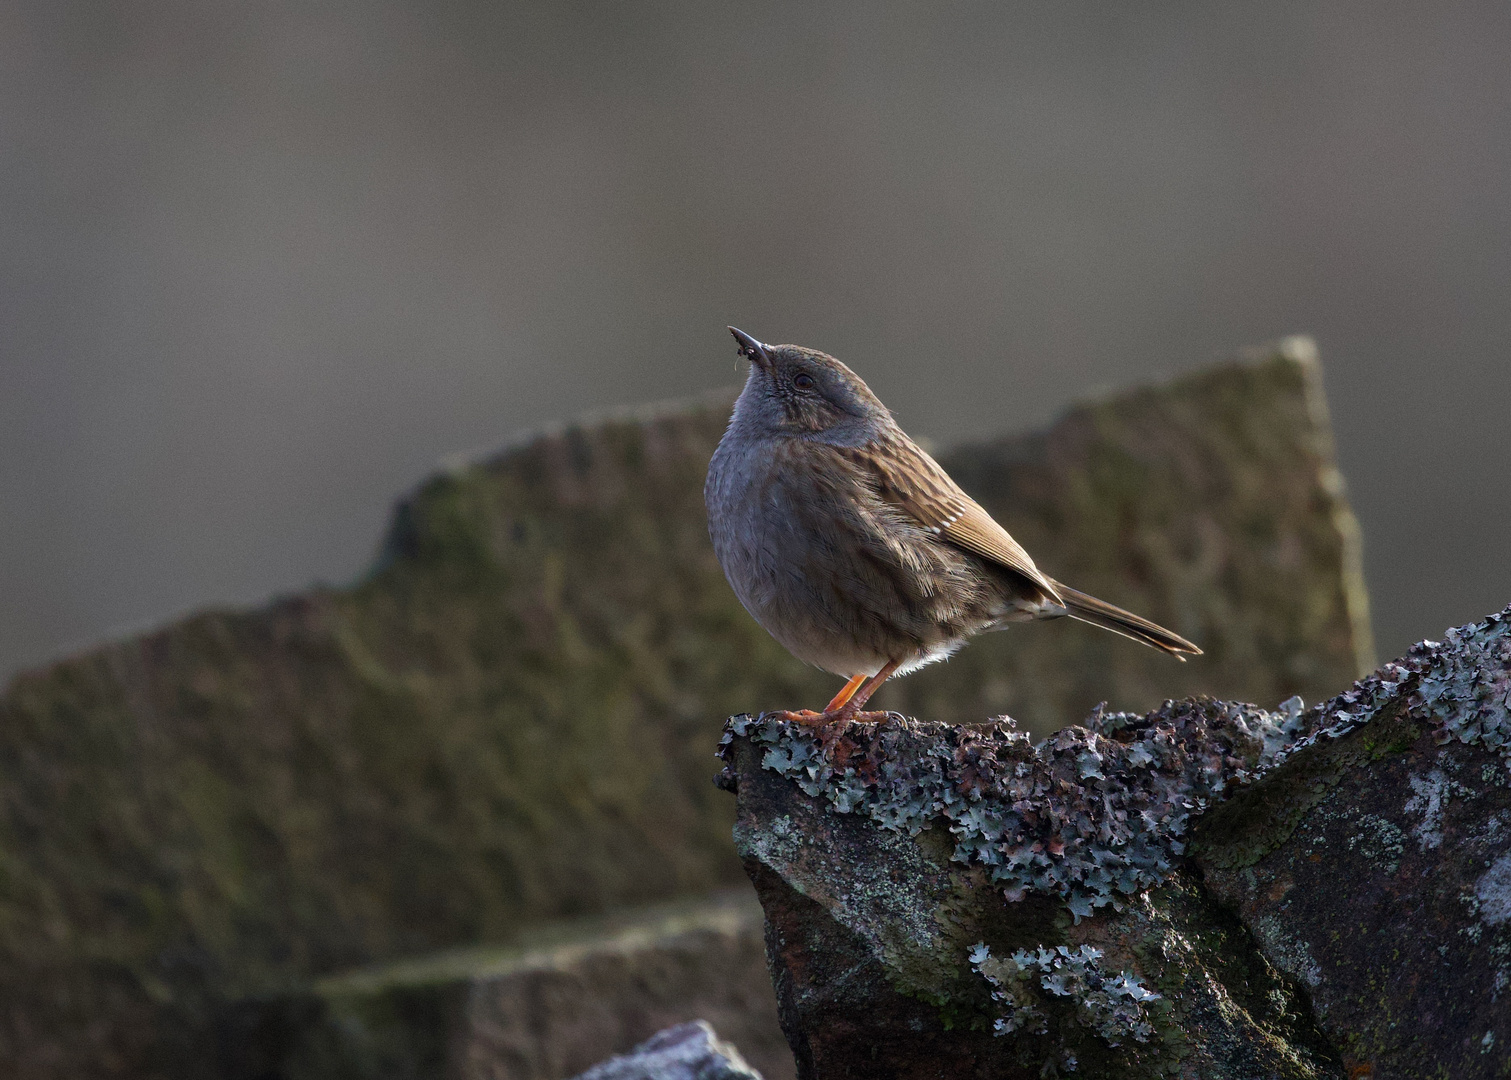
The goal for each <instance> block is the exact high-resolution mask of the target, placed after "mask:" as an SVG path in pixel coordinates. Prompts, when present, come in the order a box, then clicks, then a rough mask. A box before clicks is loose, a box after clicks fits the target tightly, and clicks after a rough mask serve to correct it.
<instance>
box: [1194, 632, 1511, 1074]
mask: <svg viewBox="0 0 1511 1080" xmlns="http://www.w3.org/2000/svg"><path fill="white" fill-rule="evenodd" d="M1508 709H1511V608H1508V609H1507V610H1506V611H1503V612H1501V613H1500V614H1499V615H1496V616H1492V617H1491V618H1490V619H1488V620H1486V621H1485V622H1481V623H1477V624H1474V625H1472V626H1466V627H1462V628H1460V629H1457V630H1450V631H1449V632H1448V634H1447V635H1446V637H1445V639H1444V640H1443V641H1442V642H1424V643H1423V644H1421V645H1419V646H1417V647H1416V648H1415V649H1413V650H1412V651H1411V653H1410V654H1408V655H1407V656H1406V657H1404V658H1402V659H1401V660H1399V661H1396V662H1395V663H1391V664H1387V665H1385V666H1384V667H1383V668H1381V669H1380V671H1379V672H1378V673H1376V674H1375V675H1374V676H1372V677H1371V678H1369V679H1367V680H1364V681H1363V682H1361V683H1359V684H1357V685H1356V686H1355V687H1354V688H1353V689H1352V690H1350V691H1349V692H1348V693H1346V694H1344V695H1342V696H1341V697H1339V698H1336V699H1334V700H1333V701H1331V702H1329V703H1328V704H1327V705H1326V706H1324V707H1323V708H1321V709H1319V710H1316V711H1314V712H1313V713H1312V714H1309V715H1308V716H1307V717H1306V718H1305V721H1304V722H1305V724H1306V730H1308V731H1310V732H1311V733H1312V734H1311V735H1310V739H1311V743H1310V745H1307V746H1305V748H1304V749H1300V750H1297V751H1296V752H1294V753H1293V754H1292V755H1291V756H1290V758H1289V759H1288V760H1286V761H1284V763H1283V764H1281V765H1280V766H1279V767H1277V768H1276V769H1274V770H1273V771H1272V772H1270V773H1269V774H1268V775H1267V776H1266V777H1265V779H1264V780H1263V781H1262V782H1261V783H1259V784H1257V785H1255V786H1254V787H1253V788H1252V789H1250V790H1248V791H1245V792H1243V793H1241V794H1240V795H1238V796H1237V797H1236V798H1234V799H1233V800H1232V801H1230V802H1228V803H1227V804H1225V805H1224V806H1222V807H1220V808H1218V809H1217V810H1216V811H1214V812H1213V813H1211V814H1209V815H1207V817H1206V818H1204V819H1203V820H1202V821H1201V822H1200V823H1199V825H1198V827H1197V830H1196V841H1195V851H1196V860H1197V863H1198V865H1200V866H1201V868H1202V870H1203V871H1204V873H1205V880H1206V882H1207V885H1208V887H1209V889H1210V890H1211V891H1212V893H1213V895H1215V896H1217V897H1218V898H1219V899H1220V900H1222V901H1223V902H1224V903H1225V904H1227V905H1229V906H1231V907H1232V908H1234V909H1236V910H1237V911H1238V913H1239V915H1240V917H1241V918H1242V919H1243V922H1244V924H1245V926H1247V927H1248V928H1249V929H1250V930H1251V931H1252V932H1253V934H1254V936H1255V938H1256V939H1257V940H1258V942H1259V946H1260V948H1261V949H1262V950H1263V952H1264V954H1265V955H1266V956H1267V957H1268V958H1269V959H1270V960H1271V961H1272V962H1273V963H1274V964H1275V966H1276V967H1277V968H1278V969H1279V970H1281V971H1282V972H1284V973H1285V974H1286V976H1287V977H1288V978H1290V979H1292V980H1294V981H1296V982H1297V983H1299V984H1300V985H1302V986H1304V987H1305V988H1306V992H1307V995H1308V997H1309V998H1310V999H1311V1002H1312V1006H1313V1009H1314V1010H1315V1012H1316V1016H1317V1020H1318V1023H1319V1024H1320V1025H1321V1027H1322V1029H1323V1030H1324V1031H1325V1032H1327V1033H1328V1035H1330V1036H1331V1037H1332V1039H1333V1040H1334V1042H1335V1043H1336V1045H1337V1046H1338V1048H1339V1049H1340V1050H1341V1051H1342V1053H1343V1055H1344V1059H1345V1062H1346V1064H1347V1066H1348V1069H1349V1075H1350V1076H1351V1077H1373V1078H1376V1080H1386V1078H1401V1080H1406V1078H1414V1077H1425V1076H1451V1077H1454V1078H1455V1080H1474V1078H1479V1077H1484V1078H1487V1080H1488V1078H1489V1077H1500V1076H1506V1075H1507V1074H1508V1073H1511V716H1508Z"/></svg>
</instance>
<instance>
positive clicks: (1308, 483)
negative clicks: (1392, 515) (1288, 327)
mask: <svg viewBox="0 0 1511 1080" xmlns="http://www.w3.org/2000/svg"><path fill="white" fill-rule="evenodd" d="M727 410H728V398H722V399H719V400H715V401H712V402H711V403H709V402H705V403H703V404H690V405H687V406H684V407H681V408H677V409H673V410H668V411H663V412H659V413H657V414H654V415H646V416H638V417H626V418H619V419H610V420H605V421H601V422H595V423H586V424H580V425H574V426H571V427H568V428H566V429H564V430H561V431H558V432H553V433H550V434H546V435H542V436H539V437H536V438H532V439H530V440H527V441H525V442H523V443H521V444H520V445H518V446H516V447H514V448H512V449H510V450H508V451H507V452H505V453H503V454H501V455H499V456H497V457H495V458H493V459H491V460H488V461H483V462H478V463H475V464H470V465H465V466H461V467H458V468H456V469H454V470H451V471H449V472H447V473H446V474H445V475H442V476H438V477H436V478H435V479H433V480H431V481H429V482H428V483H426V484H425V485H423V486H422V487H421V488H420V490H418V491H417V492H416V493H415V494H414V495H413V496H412V497H410V498H409V499H407V500H405V501H404V503H403V504H402V505H401V507H400V509H399V511H398V512H397V514H396V515H395V520H394V523H393V526H392V528H391V529H390V532H389V537H388V540H387V543H386V545H385V549H384V554H383V557H382V560H381V563H380V565H379V566H378V567H377V568H375V569H374V571H373V572H372V573H371V574H370V575H368V576H367V577H365V578H364V579H363V580H362V581H360V582H358V583H357V584H355V585H353V586H351V587H349V588H341V589H317V590H313V591H311V592H309V593H307V594H305V595H303V596H300V597H296V598H293V599H288V600H283V601H280V602H278V603H275V604H272V605H270V606H268V607H266V608H263V609H260V610H256V611H247V612H236V613H225V612H216V613H209V614H203V615H196V616H194V617H192V618H189V619H185V620H183V621H181V622H178V623H176V624H174V625H172V626H170V627H167V628H165V629H163V630H160V631H157V632H155V633H151V634H146V635H142V636H140V637H136V638H133V639H131V640H129V641H124V642H121V643H119V644H115V645H111V646H109V647H106V648H103V649H99V650H96V651H93V652H90V653H88V654H86V655H83V656H79V657H76V658H73V659H70V660H67V661H64V662H62V663H60V664H57V665H54V666H53V667H51V668H48V669H46V670H43V671H39V672H35V673H31V674H28V675H24V676H21V677H19V678H18V679H16V680H15V682H14V683H13V684H12V685H11V687H10V688H9V690H8V692H7V693H6V694H5V695H4V696H3V697H0V868H3V873H0V1074H4V1075H7V1076H17V1077H34V1078H42V1077H49V1078H50V1077H59V1078H61V1077H68V1078H69V1080H76V1078H78V1077H81V1076H94V1075H123V1074H124V1075H136V1076H146V1075H154V1076H155V1075H159V1074H168V1073H173V1072H179V1073H188V1074H191V1075H194V1076H196V1077H199V1076H203V1075H204V1069H205V1067H206V1066H205V1061H206V1060H207V1057H208V1056H209V1055H210V1053H211V1050H212V1049H213V1046H212V1043H213V1040H212V1039H211V1038H210V1034H209V1033H210V1031H211V1026H210V1024H209V1021H210V1019H211V1018H213V1017H214V1016H215V1015H217V1011H218V1009H219V1007H220V1005H221V1004H223V1003H224V1002H226V1001H227V1000H236V999H240V998H244V997H247V996H251V995H259V994H277V993H282V992H286V991H292V990H298V989H299V988H301V987H304V986H306V985H307V984H308V983H309V982H310V981H311V980H313V979H316V978H318V977H320V976H323V975H327V974H329V973H331V972H333V971H337V970H340V969H343V968H347V967H350V966H353V965H358V964H367V963H372V962H376V961H380V960H383V959H384V958H391V957H395V956H400V955H411V954H416V953H423V952H426V951H428V950H434V949H442V948H448V947H452V946H457V945H462V944H471V943H476V942H491V943H496V944H507V943H508V942H509V941H510V940H512V939H513V938H514V937H516V936H517V935H518V934H519V933H520V932H521V930H522V929H524V928H528V927H529V926H531V925H533V924H538V923H541V922H542V921H545V920H551V919H556V918H560V917H564V916H570V915H574V914H582V913H591V912H594V911H599V910H603V909H606V908H614V907H621V906H628V905H635V904H641V903H647V902H653V901H657V900H660V899H663V898H666V897H670V896H678V895H692V894H697V893H700V892H702V891H704V890H706V889H708V888H710V887H713V886H716V885H718V884H720V883H727V882H730V881H734V880H738V878H739V874H740V870H739V863H738V861H737V860H736V858H735V856H734V853H733V851H732V850H731V848H730V845H729V832H728V830H729V825H730V822H731V820H732V808H731V807H729V806H728V804H727V800H725V799H724V798H723V797H722V796H720V795H719V794H718V793H717V792H715V791H713V790H712V789H711V788H710V787H709V785H708V783H707V751H708V745H709V743H710V742H711V740H712V737H713V733H712V731H711V730H710V728H709V726H708V725H709V720H708V718H709V717H711V716H722V715H728V714H729V713H731V712H735V711H737V710H741V709H745V708H749V707H750V706H751V705H752V703H755V704H758V705H763V706H768V707H771V708H778V707H796V706H803V705H814V704H819V703H822V702H823V701H825V700H827V699H828V697H829V696H830V695H831V694H832V693H833V691H834V689H835V686H834V685H833V681H832V679H831V678H830V677H828V676H825V675H823V674H822V673H819V672H815V671H813V670H811V669H806V668H804V667H802V666H801V665H800V664H798V663H797V662H796V661H795V660H793V659H792V658H791V657H790V656H788V655H787V654H786V652H785V651H784V650H783V649H782V648H781V647H780V646H779V645H777V644H776V643H775V642H774V641H772V640H771V639H770V637H769V636H768V635H767V634H766V633H765V632H764V631H762V630H761V629H760V628H759V627H758V626H756V624H755V623H754V622H753V621H752V620H751V619H750V618H749V617H748V616H747V615H746V614H745V613H744V611H742V610H741V609H740V607H739V604H738V603H737V601H736V600H735V598H734V596H733V594H732V593H731V592H730V590H729V587H728V585H727V584H726V583H725V581H724V578H723V575H722V573H721V572H720V570H719V567H718V565H717V562H716V561H715V559H714V557H713V553H712V550H711V548H710V545H709V543H708V539H707V531H706V523H705V519H704V510H703V503H702V485H703V478H704V474H705V471H706V467H707V462H708V458H709V455H710V454H711V453H712V451H713V448H714V446H715V444H716V443H717V441H718V438H719V435H720V433H721V432H722V430H723V427H724V424H725V422H726V419H727V415H728V412H727ZM943 460H944V462H945V464H946V465H947V466H948V467H949V468H950V469H951V471H952V472H954V474H955V475H956V476H958V477H959V478H960V480H961V481H962V483H963V484H964V486H965V487H966V488H967V489H969V490H971V491H972V492H973V494H975V495H977V496H978V497H979V498H980V499H981V500H982V501H983V502H984V503H985V504H986V505H987V506H988V507H989V508H990V509H991V510H992V511H993V513H995V514H997V515H998V516H999V517H1000V518H1001V520H1002V521H1003V522H1004V523H1005V524H1006V525H1007V526H1008V527H1009V528H1011V529H1012V530H1013V532H1014V533H1015V534H1016V535H1018V536H1019V537H1020V539H1022V540H1023V541H1024V542H1025V543H1026V544H1027V546H1028V548H1029V549H1030V550H1031V551H1033V552H1034V553H1035V554H1036V556H1038V557H1039V558H1040V560H1041V562H1043V563H1044V565H1045V566H1046V568H1047V569H1048V570H1049V571H1051V572H1052V573H1054V574H1055V575H1056V576H1058V577H1061V578H1064V579H1065V580H1068V581H1071V582H1073V583H1074V584H1076V585H1077V586H1079V587H1082V588H1086V589H1089V590H1091V591H1092V592H1095V593H1097V594H1098V595H1101V596H1105V597H1106V598H1107V599H1109V600H1112V601H1116V602H1118V603H1121V604H1125V605H1127V606H1129V607H1132V608H1134V609H1135V610H1138V611H1140V612H1142V613H1144V614H1146V615H1149V616H1151V617H1153V618H1156V619H1158V620H1159V621H1161V622H1162V623H1165V624H1166V625H1169V626H1171V627H1173V628H1175V629H1177V630H1179V631H1180V632H1182V633H1184V634H1187V635H1188V636H1191V637H1193V638H1195V639H1196V640H1197V641H1199V642H1200V644H1201V645H1202V646H1203V647H1205V648H1206V649H1207V655H1206V656H1204V657H1202V658H1199V659H1198V660H1196V661H1194V662H1192V663H1190V664H1184V665H1180V664H1173V663H1171V662H1170V661H1169V658H1168V657H1165V656H1163V655H1160V654H1157V653H1155V652H1153V651H1152V650H1148V649H1142V648H1140V647H1138V646H1137V645H1134V644H1132V643H1129V642H1126V641H1123V640H1122V639H1119V638H1116V637H1114V636H1113V635H1109V634H1105V633H1100V632H1098V631H1096V630H1094V629H1092V628H1088V627H1081V626H1072V625H1068V624H1065V625H1060V624H1055V625H1047V626H1035V627H1032V628H1023V629H1017V630H1013V631H1009V632H1007V633H1004V634H998V635H988V636H987V637H984V638H982V639H980V640H978V641H977V642H975V643H973V644H972V645H971V647H970V648H969V649H966V650H965V651H964V652H963V653H962V654H961V655H960V656H959V657H957V658H956V660H955V661H954V662H952V663H951V664H948V665H939V666H937V667H936V668H933V669H930V670H927V671H924V672H920V673H918V674H917V675H915V676H913V677H910V678H909V679H906V680H902V681H901V682H900V683H899V684H898V686H897V687H895V688H893V687H889V688H887V689H886V690H884V691H883V696H881V697H879V698H878V701H879V702H880V703H881V704H882V705H883V706H885V705H886V703H887V701H888V699H887V697H886V696H885V695H888V694H891V695H894V697H893V699H892V700H893V702H894V703H896V702H899V701H901V702H906V703H907V704H908V706H909V707H910V708H912V709H914V710H916V711H918V712H920V713H922V714H924V715H929V716H932V717H935V718H936V719H940V720H952V719H964V718H966V717H977V716H983V715H990V714H993V713H996V712H1000V711H1003V710H1011V711H1012V712H1014V713H1015V714H1017V715H1018V716H1020V717H1022V718H1024V720H1025V722H1026V723H1027V724H1028V726H1029V727H1030V728H1032V729H1033V730H1036V731H1038V732H1040V733H1043V732H1047V731H1049V730H1051V729H1052V728H1053V727H1055V726H1058V725H1059V724H1061V723H1063V722H1064V721H1065V720H1067V719H1070V718H1074V717H1076V716H1080V715H1083V714H1084V712H1085V710H1086V709H1088V708H1090V707H1091V706H1092V705H1094V704H1095V702H1097V701H1098V700H1102V699H1104V698H1105V699H1107V700H1109V701H1111V702H1112V703H1113V704H1114V705H1115V706H1116V707H1118V708H1134V707H1144V706H1147V705H1151V704H1153V703H1155V702H1156V701H1157V700H1158V699H1159V698H1161V697H1164V696H1166V695H1168V694H1171V693H1189V692H1198V691H1205V692H1209V693H1214V694H1218V695H1221V696H1224V697H1231V698H1239V699H1244V700H1257V701H1276V700H1279V699H1280V698H1283V697H1286V696H1288V695H1290V694H1292V693H1303V694H1307V695H1311V696H1313V697H1316V696H1320V695H1321V694H1322V693H1324V692H1329V693H1330V692H1331V691H1332V690H1333V689H1334V688H1336V687H1337V686H1342V685H1345V684H1346V683H1347V681H1348V680H1350V679H1352V678H1354V677H1355V676H1356V675H1357V674H1358V673H1359V669H1358V660H1359V657H1360V655H1361V654H1362V653H1363V652H1365V651H1367V647H1368V645H1367V623H1366V622H1365V621H1364V618H1363V610H1364V608H1363V603H1362V591H1361V588H1360V584H1359V581H1360V579H1359V575H1358V572H1357V571H1358V567H1357V562H1358V560H1357V555H1358V549H1357V545H1356V543H1355V542H1354V541H1355V537H1354V532H1353V526H1352V518H1351V517H1350V516H1349V514H1348V510H1347V506H1346V504H1345V503H1344V502H1343V500H1342V498H1341V496H1340V494H1339V487H1338V484H1337V473H1336V469H1335V468H1334V466H1333V460H1332V451H1331V445H1330V435H1329V433H1328V430H1327V426H1326V421H1325V416H1324V415H1323V412H1322V409H1321V397H1320V392H1319V388H1318V376H1317V371H1316V366H1315V364H1314V363H1313V362H1312V360H1311V359H1310V357H1309V354H1308V353H1307V351H1306V349H1305V348H1303V347H1301V346H1299V345H1298V344H1296V343H1294V342H1292V343H1287V344H1286V345H1284V346H1283V347H1281V348H1278V349H1275V350H1271V351H1269V352H1267V353H1265V354H1264V355H1262V356H1258V357H1254V358H1251V359H1250V360H1248V361H1245V362H1243V363H1235V364H1226V365H1221V366H1218V367H1215V368H1212V369H1210V370H1207V371H1203V372H1199V373H1196V374H1193V375H1191V376H1188V377H1186V378H1183V379H1180V380H1178V381H1176V382H1174V383H1172V384H1170V385H1168V386H1165V387H1161V388H1158V389H1152V390H1145V391H1139V392H1136V393H1131V394H1124V395H1120V396H1117V397H1114V398H1110V399H1108V400H1106V401H1103V402H1101V403H1098V404H1095V405H1092V406H1087V407H1085V408H1081V409H1078V410H1076V411H1074V412H1073V413H1071V414H1070V416H1068V417H1067V418H1066V419H1065V420H1063V421H1061V422H1060V423H1059V424H1057V425H1056V426H1055V427H1054V428H1053V429H1052V430H1051V431H1050V432H1049V433H1047V434H1045V435H1039V436H1033V437H1030V438H1016V439H1007V440H1002V441H998V442H993V443H990V444H988V445H984V446H975V447H965V448H961V449H957V450H955V451H953V452H950V453H947V454H944V455H943Z"/></svg>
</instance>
